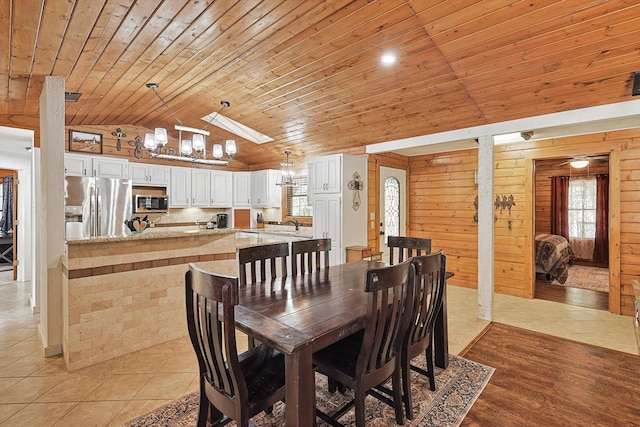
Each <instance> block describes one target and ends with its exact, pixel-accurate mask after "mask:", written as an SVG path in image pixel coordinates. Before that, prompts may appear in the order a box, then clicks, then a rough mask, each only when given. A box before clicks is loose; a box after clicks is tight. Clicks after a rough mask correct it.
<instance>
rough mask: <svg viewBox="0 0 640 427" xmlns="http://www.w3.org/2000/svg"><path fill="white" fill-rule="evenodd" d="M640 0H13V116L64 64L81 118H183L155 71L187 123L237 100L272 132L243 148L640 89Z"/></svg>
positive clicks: (370, 138)
mask: <svg viewBox="0 0 640 427" xmlns="http://www.w3.org/2000/svg"><path fill="white" fill-rule="evenodd" d="M638 3H639V2H628V1H621V0H607V1H603V0H582V1H580V2H578V1H556V0H541V1H537V0H536V1H534V0H527V1H515V0H492V1H483V0H475V1H472V0H469V1H446V0H430V1H427V0H378V1H374V0H331V1H328V0H327V1H322V0H254V1H235V0H215V1H213V0H191V1H188V0H164V1H160V0H139V1H135V0H5V1H1V2H0V8H1V9H0V25H1V26H2V28H3V31H2V32H1V33H0V115H4V116H15V115H17V116H20V115H37V114H38V103H39V95H40V90H41V87H42V84H43V81H44V77H45V76H49V75H55V76H63V77H64V78H65V81H66V83H65V89H66V90H67V91H75V92H81V93H82V96H81V98H80V100H79V101H78V102H77V103H67V104H66V124H67V125H69V126H82V125H113V126H116V125H117V126H123V125H127V124H130V125H136V126H145V127H148V128H154V127H156V126H158V125H164V126H165V127H168V128H172V127H173V125H174V124H175V122H176V120H175V118H174V117H172V115H171V114H170V112H169V111H168V110H167V108H165V107H164V106H163V105H162V104H161V102H160V101H159V99H158V98H157V97H156V96H155V95H154V93H153V92H152V91H151V90H150V89H148V88H147V87H146V86H145V84H146V83H148V82H155V83H158V84H159V85H160V86H159V88H158V93H159V94H160V95H161V96H162V98H164V100H165V101H166V102H167V104H168V105H169V106H170V108H171V110H173V111H174V112H175V115H176V116H177V117H178V118H179V119H180V120H181V121H182V122H183V124H184V125H186V126H193V127H203V126H204V125H205V124H206V123H205V122H204V121H202V120H201V119H200V118H201V117H203V116H205V115H207V114H209V113H212V112H216V111H218V110H220V102H221V101H222V100H227V101H229V102H230V103H231V107H230V108H227V109H225V110H224V112H223V114H224V115H225V116H227V117H230V118H232V119H234V120H236V121H238V122H241V123H243V124H245V125H247V126H249V127H251V128H253V129H255V130H257V131H260V132H262V133H264V134H266V135H268V136H270V137H272V138H273V139H274V141H273V142H270V143H267V144H264V145H256V144H254V143H252V142H249V141H245V140H242V139H241V138H238V137H235V139H236V140H237V141H238V155H237V159H238V160H239V161H241V162H244V163H247V164H258V163H262V162H272V161H276V160H282V157H283V154H282V152H283V151H284V150H285V149H289V150H291V151H292V152H293V154H292V157H294V158H295V156H299V155H305V156H306V155H311V154H315V153H322V152H335V151H344V150H345V149H348V148H357V147H362V146H364V145H367V144H371V143H376V142H383V141H389V140H395V139H400V138H406V137H411V136H417V135H424V134H429V133H434V132H441V131H445V130H453V129H459V128H465V127H468V126H474V125H480V124H486V123H493V122H499V121H504V120H511V119H516V118H521V117H529V116H535V115H540V114H546V113H552V112H558V111H565V110H571V109H576V108H581V107H587V106H594V105H602V104H609V103H615V102H621V101H627V100H630V99H631V84H632V83H631V82H632V76H633V71H635V70H636V69H640V44H639V43H638V40H640V4H638ZM6 29H10V31H6ZM387 51H393V52H395V53H396V54H397V62H396V63H395V64H394V65H392V66H386V67H385V66H382V65H381V62H380V57H381V55H382V54H383V53H385V52H387ZM5 121H6V120H5ZM209 130H212V137H211V138H210V140H211V139H213V140H223V139H226V138H228V137H229V134H227V133H225V132H224V131H221V130H218V129H217V128H213V127H211V126H209Z"/></svg>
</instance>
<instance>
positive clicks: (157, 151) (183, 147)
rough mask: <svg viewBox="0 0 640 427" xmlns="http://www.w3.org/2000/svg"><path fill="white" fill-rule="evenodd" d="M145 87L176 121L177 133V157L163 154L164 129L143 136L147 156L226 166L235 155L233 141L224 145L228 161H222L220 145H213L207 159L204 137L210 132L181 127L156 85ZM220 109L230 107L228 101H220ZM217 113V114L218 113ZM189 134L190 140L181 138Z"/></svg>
mask: <svg viewBox="0 0 640 427" xmlns="http://www.w3.org/2000/svg"><path fill="white" fill-rule="evenodd" d="M147 87H148V88H149V89H151V90H152V91H153V93H155V94H156V96H157V97H158V99H160V102H162V105H164V106H165V107H166V109H167V110H168V111H169V113H170V114H171V115H172V116H173V118H174V119H176V122H178V124H176V125H175V126H174V128H175V129H176V130H177V131H178V153H179V154H178V155H175V154H166V153H164V152H163V148H164V146H165V145H167V143H168V142H169V137H168V135H167V130H166V129H165V128H155V131H154V132H153V133H151V132H149V133H147V134H145V136H144V148H146V149H147V150H148V151H149V154H150V155H151V157H152V158H154V159H167V160H180V161H185V162H190V163H202V164H207V165H215V166H227V165H228V164H229V161H230V160H231V159H233V156H234V155H235V154H236V142H235V141H234V140H233V139H228V140H227V141H226V144H225V151H226V153H227V155H228V156H229V160H222V157H223V152H222V145H221V144H214V145H213V148H212V151H213V157H214V158H213V159H207V140H206V137H207V136H209V135H210V132H209V131H208V130H207V129H206V127H205V129H198V128H193V127H189V126H183V125H182V121H181V120H180V119H179V118H178V117H177V116H176V115H175V113H174V112H173V110H171V108H169V105H168V104H167V103H166V102H165V101H164V99H162V97H161V96H160V94H159V93H158V91H157V89H158V87H160V85H159V84H158V83H147ZM220 104H221V105H222V108H220V111H222V110H224V109H225V108H227V107H230V106H231V103H229V101H222V102H221V103H220ZM220 111H219V112H220ZM219 112H218V113H219ZM183 132H185V133H191V134H192V135H191V139H188V138H184V139H183V138H182V133H183Z"/></svg>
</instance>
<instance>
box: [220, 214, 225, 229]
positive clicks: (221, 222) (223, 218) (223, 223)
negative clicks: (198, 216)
mask: <svg viewBox="0 0 640 427" xmlns="http://www.w3.org/2000/svg"><path fill="white" fill-rule="evenodd" d="M218 228H227V214H226V213H219V214H218Z"/></svg>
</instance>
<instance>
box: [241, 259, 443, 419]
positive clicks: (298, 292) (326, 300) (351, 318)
mask: <svg viewBox="0 0 640 427" xmlns="http://www.w3.org/2000/svg"><path fill="white" fill-rule="evenodd" d="M382 266H384V264H383V263H379V262H374V261H358V262H352V263H348V264H342V265H337V266H331V267H330V268H327V269H323V270H320V271H318V272H313V273H307V274H306V275H298V276H287V277H282V278H276V279H275V280H273V281H264V282H258V283H255V284H252V285H247V286H246V287H241V289H240V301H239V305H238V306H236V311H235V315H236V326H237V328H238V329H240V330H241V331H243V332H245V333H247V334H249V335H251V336H253V337H254V338H255V339H257V340H259V341H261V342H263V343H265V344H267V345H269V346H272V347H274V348H276V349H278V350H279V351H280V352H282V353H283V354H284V355H285V365H286V366H285V367H286V388H287V391H286V417H287V418H286V419H287V426H289V427H294V426H295V427H298V426H313V425H315V398H316V396H315V380H314V378H315V377H314V371H313V364H312V356H313V352H314V351H317V350H319V349H321V348H324V347H326V346H328V345H330V344H333V343H335V342H337V341H339V340H340V339H342V338H344V337H346V336H348V335H350V334H352V333H354V332H356V331H358V330H360V329H363V328H364V325H365V317H366V312H367V294H366V293H365V292H364V284H365V274H366V270H367V269H368V268H379V267H382ZM445 295H446V293H445ZM446 325H447V319H446V297H445V300H444V303H443V309H442V310H441V312H440V313H439V316H438V319H437V320H436V326H435V328H436V330H435V331H434V340H435V343H434V348H435V352H436V357H435V362H436V365H438V366H439V367H442V368H446V366H447V364H448V340H447V326H446Z"/></svg>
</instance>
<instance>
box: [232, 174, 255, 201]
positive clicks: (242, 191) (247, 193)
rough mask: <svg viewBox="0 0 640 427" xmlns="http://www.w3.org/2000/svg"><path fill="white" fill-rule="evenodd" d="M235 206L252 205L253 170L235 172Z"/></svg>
mask: <svg viewBox="0 0 640 427" xmlns="http://www.w3.org/2000/svg"><path fill="white" fill-rule="evenodd" d="M233 207H234V208H249V207H251V172H234V173H233Z"/></svg>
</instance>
